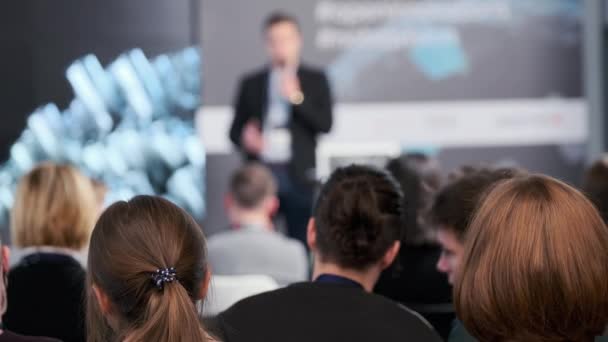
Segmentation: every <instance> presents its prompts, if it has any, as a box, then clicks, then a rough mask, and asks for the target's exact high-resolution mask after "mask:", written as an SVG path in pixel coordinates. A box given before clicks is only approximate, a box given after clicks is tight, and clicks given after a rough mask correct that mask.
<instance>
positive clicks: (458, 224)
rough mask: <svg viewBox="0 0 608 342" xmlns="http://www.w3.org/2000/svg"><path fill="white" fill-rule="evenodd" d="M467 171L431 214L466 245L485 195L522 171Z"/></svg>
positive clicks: (440, 197)
mask: <svg viewBox="0 0 608 342" xmlns="http://www.w3.org/2000/svg"><path fill="white" fill-rule="evenodd" d="M463 169H466V172H463V173H462V174H461V176H459V177H457V178H454V179H452V181H451V182H450V183H449V184H448V185H447V186H446V187H445V188H443V189H442V190H441V191H439V193H438V194H437V197H436V198H435V201H434V203H433V206H432V207H431V211H430V219H431V222H432V223H433V224H434V225H436V226H443V227H445V228H448V229H450V230H452V231H453V232H454V233H455V234H456V237H457V238H458V239H459V240H460V241H461V242H464V237H465V234H466V232H467V229H468V227H469V223H470V222H471V217H472V215H473V214H474V212H475V209H476V208H477V206H478V205H479V202H480V201H481V199H482V198H483V195H484V193H485V192H486V191H488V189H490V188H491V187H492V186H493V185H495V184H496V183H497V182H499V181H501V180H503V179H510V178H513V177H515V176H516V175H517V174H520V173H521V172H520V171H518V170H515V169H504V168H503V169H496V170H492V169H488V168H478V169H475V168H471V167H465V168H463Z"/></svg>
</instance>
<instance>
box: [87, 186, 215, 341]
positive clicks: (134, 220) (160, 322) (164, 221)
mask: <svg viewBox="0 0 608 342" xmlns="http://www.w3.org/2000/svg"><path fill="white" fill-rule="evenodd" d="M163 270H171V272H174V278H173V277H170V278H162V279H161V280H160V281H156V278H155V274H157V273H158V272H162V271H163ZM172 274H173V273H172ZM207 276H208V271H207V263H206V249H205V239H204V236H203V234H202V232H201V229H200V228H199V227H198V225H197V224H196V223H195V222H194V220H193V219H192V218H191V217H190V216H189V215H188V214H187V213H185V212H184V211H183V210H181V209H179V208H178V207H177V206H175V205H174V204H172V203H170V202H168V201H166V200H164V199H161V198H156V197H150V196H139V197H136V198H134V199H132V200H131V201H129V202H119V203H116V204H114V205H112V206H111V207H110V208H108V209H107V210H106V211H105V212H104V213H103V214H102V215H101V217H100V219H99V221H98V223H97V225H96V226H95V229H94V231H93V236H92V238H91V245H90V250H89V260H88V285H89V286H88V304H87V307H88V308H87V330H88V339H87V340H88V342H102V341H103V342H106V341H128V342H144V341H164V342H195V341H196V342H201V341H202V342H206V341H208V340H209V338H208V337H207V334H206V333H205V331H204V329H203V327H202V325H201V323H200V319H199V315H198V312H197V309H196V302H197V301H198V300H199V299H201V298H199V297H200V296H201V294H202V292H204V291H201V290H202V289H201V286H203V285H204V284H205V281H206V277H207ZM93 287H96V288H97V289H98V290H99V291H100V292H102V293H103V294H105V295H106V296H107V298H108V299H109V302H110V303H111V309H110V310H108V311H110V312H109V313H105V314H103V313H102V311H101V310H100V306H99V303H98V301H97V299H96V297H95V293H94V290H93Z"/></svg>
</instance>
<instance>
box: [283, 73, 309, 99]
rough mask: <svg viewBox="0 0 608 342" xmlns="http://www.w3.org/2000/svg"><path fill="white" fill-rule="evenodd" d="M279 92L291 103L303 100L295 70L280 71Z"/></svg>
mask: <svg viewBox="0 0 608 342" xmlns="http://www.w3.org/2000/svg"><path fill="white" fill-rule="evenodd" d="M281 94H282V95H283V97H284V98H285V99H287V101H289V102H290V103H291V104H293V105H299V104H302V102H304V94H303V93H302V88H301V87H300V80H299V79H298V75H297V73H296V72H295V71H293V70H289V69H283V71H282V72H281Z"/></svg>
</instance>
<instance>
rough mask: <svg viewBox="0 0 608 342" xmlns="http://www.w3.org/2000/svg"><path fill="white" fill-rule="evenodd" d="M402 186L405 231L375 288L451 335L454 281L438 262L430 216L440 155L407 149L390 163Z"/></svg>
mask: <svg viewBox="0 0 608 342" xmlns="http://www.w3.org/2000/svg"><path fill="white" fill-rule="evenodd" d="M386 169H387V171H389V172H390V173H391V175H392V176H393V177H395V179H396V180H397V182H398V183H399V185H400V186H401V191H402V192H403V195H404V197H403V208H404V210H405V213H406V215H405V216H404V222H403V224H404V227H405V234H404V238H403V240H402V241H401V249H400V251H399V256H398V258H397V260H398V262H395V263H394V264H393V265H392V266H391V267H390V268H388V269H386V270H385V271H384V272H382V275H380V279H379V280H378V283H377V284H376V287H375V289H374V292H375V293H377V294H380V295H383V296H385V297H387V298H390V299H392V300H395V301H398V302H399V303H402V304H404V305H406V306H408V307H409V308H411V309H414V310H416V311H418V312H419V313H420V314H421V315H422V316H424V318H426V319H427V320H428V321H429V322H430V323H431V324H432V325H433V326H434V327H435V329H436V330H437V332H439V334H440V335H441V336H442V337H444V338H447V337H448V335H449V333H450V330H451V329H452V321H453V320H454V318H455V314H454V308H453V306H452V287H451V286H450V285H449V284H448V283H447V282H446V281H445V276H444V275H443V274H442V273H440V272H439V271H438V270H437V268H436V267H435V265H436V264H437V259H438V258H439V255H440V254H441V249H440V248H439V246H438V244H437V243H436V240H435V234H434V230H433V229H432V227H431V226H430V224H429V222H427V220H426V216H427V213H428V209H429V207H430V205H431V201H432V197H433V195H434V193H435V191H437V190H438V189H439V187H440V186H441V175H440V171H439V163H438V162H437V160H435V159H432V158H429V157H427V156H425V155H423V154H409V155H404V156H401V157H399V158H396V159H393V160H391V161H390V162H389V163H388V164H387V166H386Z"/></svg>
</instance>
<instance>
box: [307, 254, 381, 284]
mask: <svg viewBox="0 0 608 342" xmlns="http://www.w3.org/2000/svg"><path fill="white" fill-rule="evenodd" d="M322 274H332V275H337V276H340V277H344V278H348V279H350V280H354V281H356V282H357V283H359V284H361V286H363V288H364V289H365V291H367V292H373V290H374V286H376V282H377V281H378V278H379V277H380V271H378V270H376V267H375V266H372V267H370V268H369V269H368V270H366V271H359V270H353V269H346V268H343V267H340V266H338V265H336V264H333V263H328V262H322V261H319V259H318V258H315V263H314V267H313V275H312V279H313V280H315V279H317V278H318V277H319V276H320V275H322Z"/></svg>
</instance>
